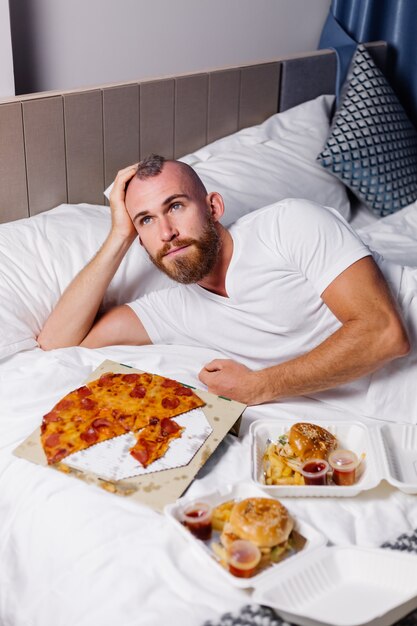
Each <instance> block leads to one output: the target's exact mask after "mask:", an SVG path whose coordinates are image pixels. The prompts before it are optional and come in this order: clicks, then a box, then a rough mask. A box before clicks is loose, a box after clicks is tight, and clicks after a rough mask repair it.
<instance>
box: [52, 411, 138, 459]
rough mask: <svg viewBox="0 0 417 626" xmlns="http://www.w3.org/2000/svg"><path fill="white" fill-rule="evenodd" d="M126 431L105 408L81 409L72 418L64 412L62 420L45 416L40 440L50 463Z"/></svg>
mask: <svg viewBox="0 0 417 626" xmlns="http://www.w3.org/2000/svg"><path fill="white" fill-rule="evenodd" d="M45 417H47V416H45ZM124 434H126V428H125V425H124V424H123V423H121V422H120V421H118V420H117V419H114V416H113V414H112V412H111V411H109V410H108V409H105V408H103V409H97V410H95V411H88V412H87V411H85V412H82V411H79V412H78V413H77V414H76V415H74V416H73V418H72V419H66V416H65V415H64V416H63V418H62V419H57V420H54V421H50V422H48V421H45V418H44V421H43V422H42V426H41V441H42V445H43V449H44V451H45V454H46V458H47V461H48V464H53V463H58V462H59V461H62V459H64V458H65V457H66V456H68V455H70V454H73V453H74V452H79V451H80V450H85V449H86V448H89V447H90V446H92V445H94V444H96V443H100V442H101V441H107V440H108V439H112V438H113V437H118V436H119V435H124Z"/></svg>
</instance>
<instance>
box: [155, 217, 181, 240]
mask: <svg viewBox="0 0 417 626" xmlns="http://www.w3.org/2000/svg"><path fill="white" fill-rule="evenodd" d="M159 227H160V237H161V241H166V242H169V241H172V240H173V239H175V238H176V237H178V234H179V233H178V230H177V228H176V226H175V224H173V223H172V222H171V220H170V219H169V218H168V217H164V218H163V219H162V220H161V222H160V226H159Z"/></svg>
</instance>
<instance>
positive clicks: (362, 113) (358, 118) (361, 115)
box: [317, 45, 417, 216]
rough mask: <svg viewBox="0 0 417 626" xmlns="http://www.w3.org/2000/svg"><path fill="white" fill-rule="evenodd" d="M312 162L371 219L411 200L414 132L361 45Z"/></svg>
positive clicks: (416, 180) (415, 171)
mask: <svg viewBox="0 0 417 626" xmlns="http://www.w3.org/2000/svg"><path fill="white" fill-rule="evenodd" d="M317 160H318V161H319V162H320V163H321V165H323V167H325V168H326V169H328V170H329V171H330V172H332V173H333V174H334V175H335V176H337V178H339V179H340V180H341V181H342V182H343V183H344V184H345V185H346V186H347V187H349V188H350V189H351V190H352V191H353V192H354V194H355V195H356V196H358V197H359V198H360V199H361V200H362V201H363V202H364V203H365V204H366V205H367V206H368V207H369V208H370V209H372V211H373V212H374V213H376V214H377V215H381V216H383V215H388V214H389V213H394V211H398V210H399V209H401V208H403V207H404V206H407V205H408V204H410V203H411V202H413V201H414V200H416V199H417V132H416V130H415V129H414V127H413V125H412V124H411V122H410V121H409V120H408V118H407V116H406V114H405V112H404V109H403V107H402V106H401V104H400V102H399V101H398V98H397V96H396V95H395V93H394V91H393V90H392V88H391V86H390V85H389V83H388V81H387V79H386V78H385V76H384V75H383V74H382V72H381V70H380V69H379V68H378V67H377V66H376V65H375V63H374V61H373V60H372V57H371V56H370V54H369V52H368V51H367V50H366V48H365V47H364V46H362V45H359V46H358V48H357V50H356V52H355V55H354V57H353V59H352V63H351V66H350V69H349V72H348V76H347V78H346V82H345V84H344V87H343V90H342V94H341V98H340V103H339V106H338V108H337V110H336V113H335V115H334V118H333V122H332V125H331V129H330V133H329V137H328V139H327V141H326V144H325V146H324V148H323V151H322V152H321V153H320V154H319V155H318V157H317Z"/></svg>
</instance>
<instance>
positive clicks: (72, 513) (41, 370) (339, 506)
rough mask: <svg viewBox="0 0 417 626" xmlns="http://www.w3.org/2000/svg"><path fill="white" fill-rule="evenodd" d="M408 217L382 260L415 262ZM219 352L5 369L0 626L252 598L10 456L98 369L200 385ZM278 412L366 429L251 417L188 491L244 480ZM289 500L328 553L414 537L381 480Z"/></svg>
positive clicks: (187, 609) (369, 236) (156, 530)
mask: <svg viewBox="0 0 417 626" xmlns="http://www.w3.org/2000/svg"><path fill="white" fill-rule="evenodd" d="M405 211H406V212H405V213H404V215H402V213H403V212H401V213H399V214H397V215H395V216H392V217H389V218H385V219H384V220H381V221H380V222H378V223H377V224H376V225H372V226H370V227H369V228H368V230H367V229H366V228H365V229H364V232H363V236H364V239H365V241H366V243H368V245H370V246H371V247H375V249H377V250H378V251H379V252H382V253H384V252H385V253H386V254H385V256H386V257H387V258H389V257H391V258H392V257H393V256H394V257H395V258H396V259H397V260H398V259H399V258H400V256H401V254H400V252H401V250H403V251H405V252H406V254H405V255H404V254H403V257H402V259H403V262H404V261H405V262H409V264H410V265H411V264H412V263H414V264H415V265H416V266H417V253H415V254H414V252H415V251H414V252H413V250H414V249H413V245H412V241H413V238H414V240H415V243H417V208H415V207H414V211H412V210H411V209H410V208H409V209H406V210H405ZM414 212H415V215H414ZM398 224H400V225H399V226H398ZM403 227H405V233H404V231H402V228H403ZM384 237H385V239H384ZM384 241H386V242H387V243H386V250H384ZM415 249H416V250H417V246H416V248H415ZM408 254H409V255H410V256H409V257H408V256H407V255H408ZM394 260H395V259H394ZM217 356H219V355H217V354H215V353H213V351H211V350H207V349H203V348H194V347H189V346H188V347H186V346H145V347H141V348H137V347H126V346H124V347H120V346H118V347H117V346H116V347H109V348H102V349H99V350H87V349H85V348H66V349H61V350H56V351H52V352H42V351H41V350H40V349H39V348H34V349H32V350H28V351H26V352H22V353H20V354H16V355H14V356H13V357H9V358H7V359H4V360H3V361H2V362H1V363H0V398H1V405H0V563H1V567H0V624H1V626H69V625H77V626H91V625H94V626H96V625H97V626H98V625H100V626H114V624H115V623H120V624H123V626H140V625H143V626H150V625H151V626H153V625H154V624H155V625H156V624H164V623H174V624H181V626H200V625H201V624H203V622H204V621H206V620H216V619H217V620H218V619H219V618H220V616H221V615H222V614H224V613H225V612H227V611H237V610H239V608H240V607H242V606H243V605H245V604H248V602H250V594H249V592H247V591H244V590H240V589H237V588H234V587H232V586H229V585H228V584H227V583H226V582H225V581H223V579H222V578H221V577H219V576H217V575H216V571H215V569H214V568H212V567H210V566H209V565H208V564H206V563H205V562H204V561H201V560H200V559H199V558H198V556H197V554H196V553H195V551H194V550H193V546H192V543H191V542H187V541H185V540H184V538H183V537H181V536H180V535H179V534H177V533H176V532H175V529H174V528H172V526H171V524H170V523H169V522H168V520H167V519H166V518H164V516H163V515H161V514H159V513H156V512H154V511H152V510H151V509H148V508H147V507H145V506H141V505H138V504H136V503H133V502H131V501H129V500H128V499H123V498H121V497H118V496H115V495H112V494H109V493H107V492H105V491H102V490H100V489H99V488H97V487H93V486H89V485H87V484H85V483H84V482H82V481H78V480H76V479H74V478H70V477H67V476H65V475H63V474H60V473H59V472H55V471H53V470H51V469H50V468H43V467H40V466H36V465H33V464H31V463H29V462H27V461H24V460H22V459H18V458H16V457H14V456H13V454H12V452H13V449H14V448H15V447H16V446H17V445H18V444H19V443H21V442H22V441H23V440H24V439H25V438H26V437H27V436H28V435H29V434H30V433H31V432H32V431H33V430H34V429H35V428H36V427H37V426H38V425H39V423H40V421H41V417H42V415H43V413H45V412H46V411H48V410H49V409H50V408H51V407H52V406H53V404H54V403H55V402H56V401H57V399H58V398H59V397H61V396H62V395H64V394H65V393H66V392H67V391H68V390H69V389H71V388H73V387H76V386H79V385H80V384H81V383H82V382H83V381H84V379H85V378H86V377H87V376H88V375H89V374H90V373H91V372H92V371H93V370H94V369H95V368H96V367H97V366H98V365H99V364H100V363H101V362H102V361H103V360H105V359H113V360H115V361H119V362H122V363H125V364H127V365H132V366H134V367H138V368H140V369H143V370H147V371H152V372H157V373H159V374H162V375H166V376H171V377H174V378H177V379H178V380H181V381H182V382H184V383H186V384H190V385H194V386H197V387H200V386H201V385H200V383H199V381H198V378H197V375H198V372H199V370H200V369H201V367H202V366H203V365H204V364H205V363H206V362H208V361H210V360H211V359H213V358H215V357H217ZM274 416H279V417H280V418H283V417H285V416H288V418H291V417H297V418H299V419H309V418H310V419H324V420H325V419H330V420H333V421H334V420H339V419H340V420H346V419H350V418H352V419H358V418H359V417H360V418H361V419H363V421H365V422H369V423H371V420H369V418H364V417H363V416H361V415H360V411H359V410H358V407H355V410H353V411H352V407H351V406H349V402H348V401H346V406H338V407H336V406H334V405H332V404H329V403H324V402H319V401H317V400H312V399H307V398H299V399H294V400H291V401H287V402H280V403H270V404H268V405H262V406H258V407H251V408H248V409H246V410H245V412H244V415H243V421H242V427H241V435H240V437H239V438H236V437H234V436H232V435H227V436H226V438H225V439H224V441H223V442H222V443H221V444H220V446H219V447H218V448H217V450H216V451H215V453H214V454H213V456H212V457H211V458H210V459H209V460H208V462H207V463H206V465H205V466H204V467H203V468H202V469H201V471H200V472H199V474H198V476H197V478H196V480H195V481H194V482H193V483H192V485H191V486H190V488H189V491H188V493H189V494H190V495H191V496H195V497H197V496H200V495H203V494H204V493H206V492H209V491H213V490H215V489H217V488H219V487H222V486H224V485H227V484H233V483H235V482H238V481H249V480H250V445H249V436H248V429H249V425H250V423H251V422H252V421H254V420H256V419H260V418H270V417H274ZM393 419H395V416H394V418H393ZM283 503H284V504H285V505H286V506H288V508H289V510H290V512H291V513H292V514H293V515H294V516H295V517H296V518H297V519H304V520H306V521H308V522H309V523H310V524H311V525H313V526H314V527H315V528H317V529H318V530H320V531H321V532H323V533H324V534H325V535H326V536H327V538H328V541H329V542H331V543H333V544H336V545H344V544H357V545H361V546H379V545H381V544H382V543H384V542H387V541H388V542H389V541H393V540H395V538H396V537H398V535H399V534H400V533H407V532H411V531H413V529H415V528H417V497H416V496H412V495H406V494H404V493H402V492H400V491H398V490H396V489H395V488H393V487H391V486H390V485H389V484H388V483H386V482H381V484H380V485H379V486H378V487H377V488H375V489H373V490H371V491H368V492H363V493H361V494H360V495H358V496H357V497H355V498H320V499H316V498H291V499H290V498H287V499H285V500H283Z"/></svg>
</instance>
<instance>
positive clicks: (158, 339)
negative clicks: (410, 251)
mask: <svg viewBox="0 0 417 626" xmlns="http://www.w3.org/2000/svg"><path fill="white" fill-rule="evenodd" d="M110 206H111V212H112V228H111V232H110V234H109V236H108V238H107V240H106V241H105V243H104V244H103V246H102V248H101V249H100V250H99V252H98V253H97V255H96V256H95V258H94V259H93V260H92V261H91V262H90V263H89V264H88V265H87V266H86V267H85V268H84V270H82V272H81V273H80V274H79V275H78V276H77V277H76V278H75V279H74V281H73V282H72V283H71V284H70V286H69V287H68V288H67V290H66V291H65V292H64V294H63V295H62V297H61V299H60V301H59V302H58V304H57V306H56V308H55V310H54V311H53V312H52V314H51V316H50V317H49V319H48V320H47V322H46V324H45V327H44V328H43V330H42V332H41V333H40V335H39V337H38V342H39V345H40V346H41V347H42V348H44V349H51V348H55V347H63V346H71V345H81V346H86V347H91V348H94V347H100V346H105V345H116V344H117V345H119V344H129V345H144V344H150V343H179V344H181V343H191V344H197V345H201V344H203V345H206V346H208V347H214V348H216V349H218V350H219V351H221V353H222V354H224V355H225V356H227V357H229V358H226V359H216V360H214V361H212V362H210V363H208V364H207V365H206V366H205V367H204V368H203V369H202V371H201V372H200V374H199V378H200V380H201V381H202V382H203V383H204V384H206V385H207V387H208V389H209V391H212V392H214V393H216V394H219V395H224V396H227V397H230V398H232V399H235V400H238V401H241V402H244V403H246V404H259V403H262V402H267V401H271V400H273V399H280V398H285V397H289V396H297V395H310V394H317V393H318V392H321V391H323V390H326V389H331V388H333V387H338V386H343V387H342V388H343V389H347V393H352V392H353V393H354V392H355V388H356V387H355V385H356V383H355V382H353V383H352V381H358V379H362V380H363V378H362V377H364V376H366V375H368V374H370V373H371V372H373V371H375V370H376V369H378V368H379V367H381V366H382V365H383V364H385V363H387V362H389V361H390V360H392V359H395V358H397V357H401V356H403V355H405V354H407V352H408V351H409V342H408V338H407V334H406V332H405V329H404V326H403V324H402V322H401V319H400V316H399V314H398V312H397V309H396V305H395V303H394V301H393V298H392V296H391V294H390V291H389V288H388V286H387V284H386V282H385V280H384V278H383V277H382V274H381V272H380V271H379V269H378V267H377V265H376V263H375V262H374V260H373V258H372V256H371V255H370V252H369V250H368V249H367V248H366V247H365V246H364V245H363V244H362V242H361V241H360V239H359V238H358V237H357V236H356V235H355V234H354V232H353V231H352V230H351V229H350V227H349V226H348V225H347V224H346V223H345V222H344V221H343V220H342V219H341V218H340V216H338V215H337V214H336V212H332V211H331V210H329V209H325V208H323V207H319V206H317V205H315V204H313V203H310V202H306V201H302V200H287V201H283V202H281V203H279V204H277V205H274V206H272V207H271V208H266V209H261V210H260V211H256V212H254V213H251V214H250V215H248V216H245V217H244V218H242V219H241V220H238V222H237V223H236V224H235V225H233V226H232V227H231V228H230V229H229V230H226V229H225V228H224V227H223V226H222V225H221V224H220V222H219V220H220V218H221V217H222V215H223V212H224V205H223V200H222V197H221V196H220V195H219V194H218V193H215V192H213V193H209V194H207V192H206V189H205V188H204V185H203V184H202V182H201V180H200V179H199V178H198V176H197V175H196V173H195V172H194V171H193V170H192V169H191V168H190V167H189V166H187V165H185V164H183V163H180V162H176V161H165V160H164V159H163V158H162V157H158V156H155V155H152V156H151V157H149V158H148V159H145V160H144V161H142V162H141V163H140V164H139V165H134V166H130V167H128V168H125V169H123V170H121V171H120V172H119V173H118V174H117V177H116V180H115V183H114V187H113V190H112V193H111V197H110ZM136 236H139V241H140V243H141V245H142V246H144V248H145V249H146V251H147V253H148V254H149V256H150V258H151V259H152V261H153V262H154V263H155V265H156V266H157V267H158V268H159V269H160V270H162V271H163V272H165V273H167V274H168V275H169V276H171V277H172V278H173V279H174V280H175V281H177V282H178V283H182V284H180V285H178V286H174V287H173V288H170V289H168V290H164V291H160V292H154V293H152V294H148V295H146V296H144V297H143V298H140V299H139V300H137V301H136V302H134V303H131V304H130V305H123V306H120V307H116V308H114V309H112V310H110V311H109V312H107V313H106V314H105V315H103V316H102V317H101V318H100V319H98V320H96V319H95V318H96V315H97V312H98V309H99V306H100V303H101V301H102V299H103V296H104V293H105V291H106V289H107V287H108V285H109V283H110V281H111V279H112V278H113V276H114V274H115V272H116V270H117V268H118V267H119V265H120V263H121V261H122V259H123V257H124V256H125V254H126V252H127V251H128V249H129V247H130V245H131V244H132V242H133V241H134V239H135V238H136Z"/></svg>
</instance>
